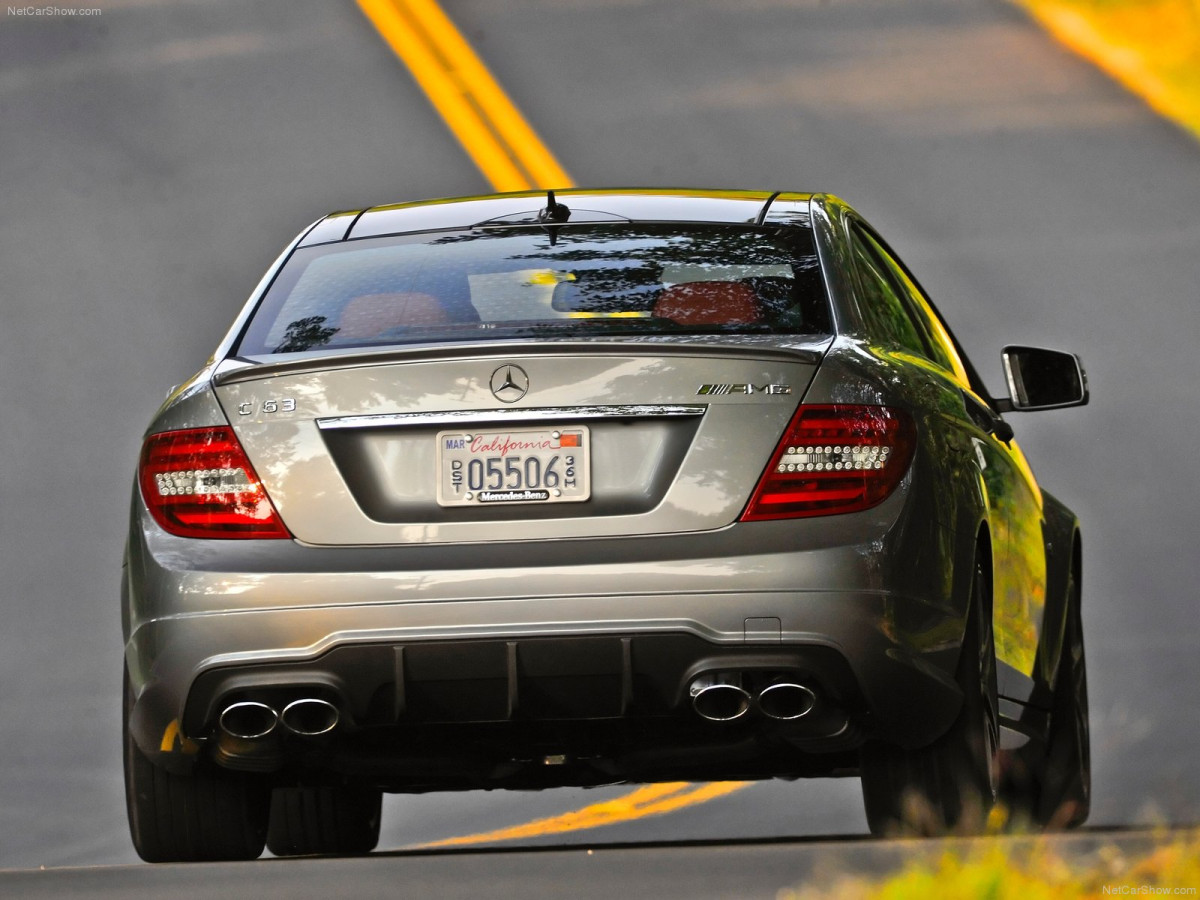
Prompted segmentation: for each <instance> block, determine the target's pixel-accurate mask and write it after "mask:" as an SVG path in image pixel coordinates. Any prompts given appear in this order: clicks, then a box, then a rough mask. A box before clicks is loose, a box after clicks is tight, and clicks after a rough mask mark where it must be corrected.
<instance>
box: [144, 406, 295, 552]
mask: <svg viewBox="0 0 1200 900" xmlns="http://www.w3.org/2000/svg"><path fill="white" fill-rule="evenodd" d="M138 481H139V483H140V484H141V488H142V498H143V499H144V500H145V501H146V505H147V506H148V507H149V508H150V512H151V514H152V515H153V516H154V520H155V521H156V522H158V524H159V525H161V526H162V527H163V528H165V529H166V530H167V531H169V532H170V533H171V534H177V535H179V536H181V537H200V538H288V537H291V535H290V534H288V531H287V529H286V528H285V527H284V525H283V522H282V521H281V520H280V518H279V514H278V513H276V512H275V508H274V507H273V506H272V505H271V501H270V499H268V497H267V492H266V491H265V490H264V489H263V486H262V485H261V484H259V482H258V476H257V475H255V473H254V468H253V466H251V465H250V460H249V459H247V458H246V451H244V450H243V449H242V445H241V444H239V443H238V439H237V437H236V436H235V435H234V433H233V429H232V428H228V427H220V428H191V429H187V430H185V431H168V432H165V433H163V434H153V435H151V436H150V437H148V438H147V439H146V443H145V445H144V446H143V447H142V458H141V463H140V465H139V468H138Z"/></svg>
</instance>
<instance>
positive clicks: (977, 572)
mask: <svg viewBox="0 0 1200 900" xmlns="http://www.w3.org/2000/svg"><path fill="white" fill-rule="evenodd" d="M990 601H991V579H990V576H989V573H988V572H987V571H986V570H985V567H984V562H983V561H982V559H981V560H980V561H978V562H976V565H975V569H974V572H973V576H972V579H971V599H970V606H969V609H968V613H967V626H966V629H965V631H964V634H963V644H962V650H961V652H960V653H959V662H958V668H957V670H956V680H957V682H958V685H959V687H960V688H962V692H963V704H962V707H961V709H960V710H959V713H958V716H957V717H956V718H955V720H954V723H953V724H952V725H951V726H950V729H949V730H948V731H947V732H946V733H945V734H944V735H942V736H941V737H940V738H938V739H937V740H936V741H934V742H933V743H932V744H930V745H929V746H927V747H921V748H919V749H916V750H907V749H904V748H902V747H896V746H894V745H890V744H883V743H874V744H870V745H868V746H866V747H864V748H863V751H862V754H861V760H860V769H861V775H862V791H863V805H864V807H865V808H866V813H867V823H868V825H869V826H870V828H871V833H872V834H875V835H880V836H883V835H888V836H892V835H912V834H916V835H937V834H945V833H957V834H978V833H980V832H982V831H983V830H984V829H985V827H986V825H987V820H988V815H989V813H990V812H991V810H992V807H993V806H994V805H995V802H996V796H997V791H998V783H999V767H998V750H997V748H998V746H999V712H998V704H997V700H996V643H995V633H994V631H993V629H992V615H991V602H990Z"/></svg>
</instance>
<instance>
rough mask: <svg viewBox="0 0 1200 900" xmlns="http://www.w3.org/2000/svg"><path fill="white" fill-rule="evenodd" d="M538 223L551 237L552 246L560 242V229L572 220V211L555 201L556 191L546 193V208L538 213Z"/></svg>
mask: <svg viewBox="0 0 1200 900" xmlns="http://www.w3.org/2000/svg"><path fill="white" fill-rule="evenodd" d="M537 217H538V221H539V222H541V223H542V227H543V228H544V229H546V233H547V234H549V235H550V246H551V247H553V246H554V244H555V242H556V241H557V240H558V227H557V226H559V225H562V224H563V223H564V222H566V221H567V219H569V218H571V210H569V209H568V208H567V207H566V206H564V205H563V204H561V203H559V202H558V201H556V200H555V199H554V191H546V208H545V209H543V210H540V211H539V212H538V215H537Z"/></svg>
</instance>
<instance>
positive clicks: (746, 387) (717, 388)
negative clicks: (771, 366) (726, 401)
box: [696, 384, 792, 394]
mask: <svg viewBox="0 0 1200 900" xmlns="http://www.w3.org/2000/svg"><path fill="white" fill-rule="evenodd" d="M791 392H792V386H791V385H790V384H702V385H700V390H698V391H696V393H697V394H790V393H791Z"/></svg>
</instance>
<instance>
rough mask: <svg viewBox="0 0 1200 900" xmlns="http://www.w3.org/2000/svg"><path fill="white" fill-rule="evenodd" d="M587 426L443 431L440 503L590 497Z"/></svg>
mask: <svg viewBox="0 0 1200 900" xmlns="http://www.w3.org/2000/svg"><path fill="white" fill-rule="evenodd" d="M590 437H591V436H590V434H589V433H588V429H587V426H585V425H575V426H572V427H570V428H514V429H511V430H504V431H442V432H439V433H438V436H437V446H438V503H439V504H440V505H441V506H493V505H497V504H509V503H573V502H579V501H581V500H586V499H588V497H590V496H591V492H592V484H591V459H590V449H591V447H590V444H591V439H590Z"/></svg>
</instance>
